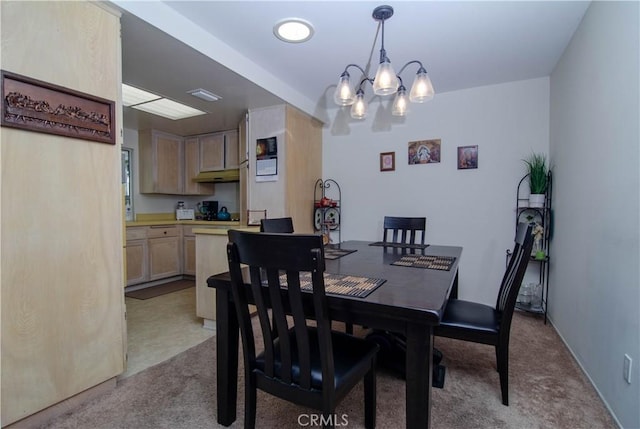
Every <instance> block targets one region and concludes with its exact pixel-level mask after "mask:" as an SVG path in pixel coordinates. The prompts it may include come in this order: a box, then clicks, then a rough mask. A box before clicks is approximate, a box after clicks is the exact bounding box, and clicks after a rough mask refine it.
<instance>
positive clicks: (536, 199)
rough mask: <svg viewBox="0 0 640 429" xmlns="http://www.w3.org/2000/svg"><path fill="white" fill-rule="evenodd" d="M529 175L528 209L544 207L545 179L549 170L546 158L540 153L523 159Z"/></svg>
mask: <svg viewBox="0 0 640 429" xmlns="http://www.w3.org/2000/svg"><path fill="white" fill-rule="evenodd" d="M523 161H524V163H525V164H526V165H527V171H528V173H529V189H530V190H531V194H530V195H529V207H544V199H545V192H547V177H548V174H549V168H548V166H547V157H546V155H544V154H541V153H532V154H531V155H529V157H528V158H526V159H523Z"/></svg>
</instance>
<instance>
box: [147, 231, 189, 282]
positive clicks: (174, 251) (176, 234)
mask: <svg viewBox="0 0 640 429" xmlns="http://www.w3.org/2000/svg"><path fill="white" fill-rule="evenodd" d="M147 238H148V239H149V241H148V246H149V280H151V281H153V280H159V279H163V278H166V277H171V276H178V275H180V274H181V273H182V246H181V234H180V226H178V225H174V226H160V227H156V226H152V227H149V230H148V232H147Z"/></svg>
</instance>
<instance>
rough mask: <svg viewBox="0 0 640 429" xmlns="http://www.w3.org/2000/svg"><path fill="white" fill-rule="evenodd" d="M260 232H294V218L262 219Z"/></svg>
mask: <svg viewBox="0 0 640 429" xmlns="http://www.w3.org/2000/svg"><path fill="white" fill-rule="evenodd" d="M260 232H281V233H289V234H293V219H291V218H290V217H278V218H271V219H260Z"/></svg>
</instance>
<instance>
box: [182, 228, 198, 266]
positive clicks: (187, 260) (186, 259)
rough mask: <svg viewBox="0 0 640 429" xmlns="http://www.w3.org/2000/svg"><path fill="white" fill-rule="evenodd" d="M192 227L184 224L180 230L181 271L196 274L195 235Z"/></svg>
mask: <svg viewBox="0 0 640 429" xmlns="http://www.w3.org/2000/svg"><path fill="white" fill-rule="evenodd" d="M192 231H193V227H191V226H184V227H183V231H182V236H183V238H182V273H183V274H185V275H189V276H195V275H196V236H195V234H194V233H193V232H192Z"/></svg>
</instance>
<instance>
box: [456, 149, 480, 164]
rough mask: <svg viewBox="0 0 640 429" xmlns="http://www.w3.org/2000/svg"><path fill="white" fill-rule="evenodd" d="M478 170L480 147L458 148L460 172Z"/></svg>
mask: <svg viewBox="0 0 640 429" xmlns="http://www.w3.org/2000/svg"><path fill="white" fill-rule="evenodd" d="M471 168H478V146H477V145H476V146H458V170H468V169H471Z"/></svg>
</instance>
